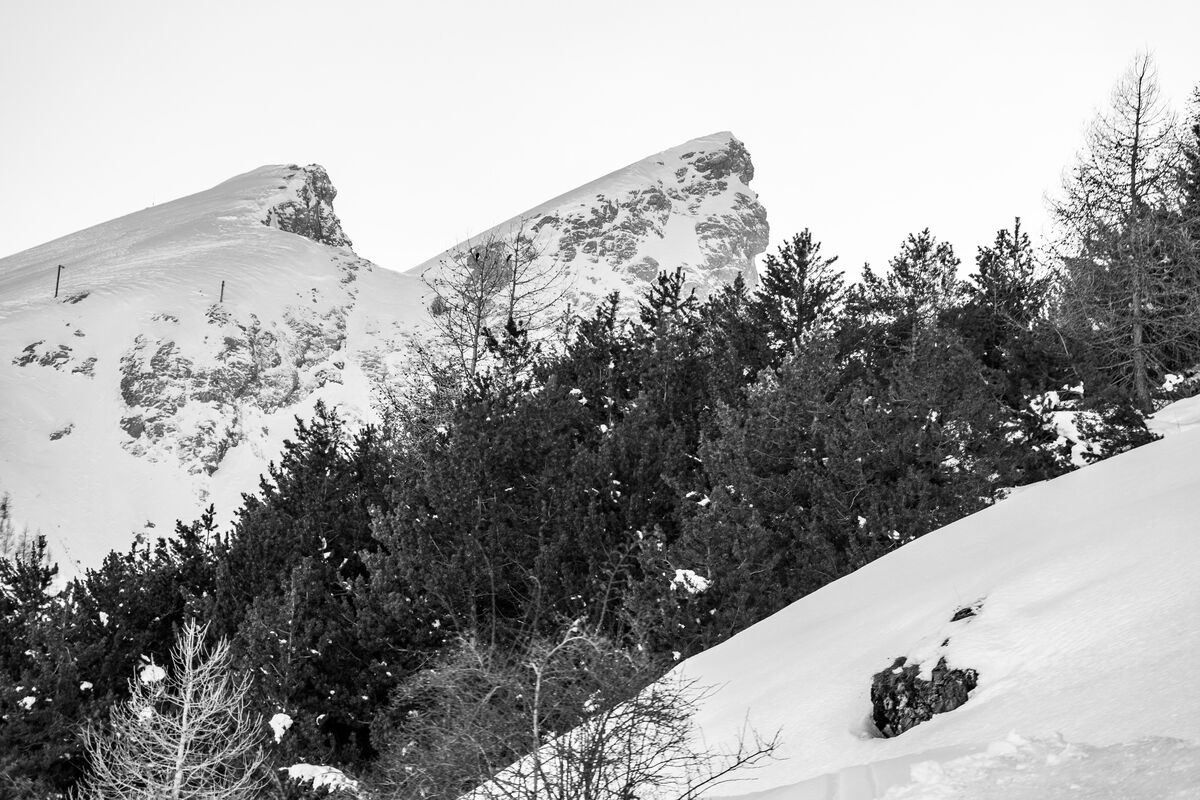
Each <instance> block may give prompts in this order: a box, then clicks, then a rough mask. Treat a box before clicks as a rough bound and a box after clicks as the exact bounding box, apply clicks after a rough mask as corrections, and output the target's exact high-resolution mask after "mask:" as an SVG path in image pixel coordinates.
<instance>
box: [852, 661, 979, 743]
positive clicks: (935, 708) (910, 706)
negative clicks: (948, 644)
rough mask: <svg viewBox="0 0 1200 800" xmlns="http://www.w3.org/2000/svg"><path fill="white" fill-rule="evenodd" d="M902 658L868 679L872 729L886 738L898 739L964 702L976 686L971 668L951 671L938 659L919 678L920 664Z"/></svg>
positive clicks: (944, 662)
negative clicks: (923, 675)
mask: <svg viewBox="0 0 1200 800" xmlns="http://www.w3.org/2000/svg"><path fill="white" fill-rule="evenodd" d="M907 662H908V659H907V658H905V657H904V656H901V657H900V658H897V659H896V661H895V663H893V664H892V666H891V667H889V668H888V669H885V670H883V671H881V672H877V673H876V674H875V677H874V678H873V679H872V680H871V708H872V711H871V716H872V719H873V720H874V721H875V727H876V728H878V729H879V732H880V733H881V734H882V735H883V736H884V737H887V738H890V737H892V736H899V735H900V734H902V733H904V732H905V731H907V730H909V729H910V728H914V727H916V726H917V725H920V724H921V723H922V722H927V721H928V720H930V719H932V718H933V715H934V714H942V713H945V712H947V711H953V710H954V709H956V708H958V707H959V706H961V705H962V704H963V703H965V702H967V697H968V695H969V694H970V692H971V690H972V689H974V688H975V686H976V685H977V684H978V683H979V674H978V673H977V672H976V671H975V670H973V669H951V668H950V667H949V666H947V665H946V659H945V658H939V659H938V662H937V665H936V666H935V667H934V668H933V670H932V672H931V675H930V677H929V678H923V677H921V665H920V664H909V663H907Z"/></svg>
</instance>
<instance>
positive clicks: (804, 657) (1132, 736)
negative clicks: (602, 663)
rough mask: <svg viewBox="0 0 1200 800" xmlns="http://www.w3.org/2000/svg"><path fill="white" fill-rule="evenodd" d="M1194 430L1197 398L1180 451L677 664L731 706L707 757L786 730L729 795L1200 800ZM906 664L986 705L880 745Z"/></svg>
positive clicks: (717, 711) (1177, 424)
mask: <svg viewBox="0 0 1200 800" xmlns="http://www.w3.org/2000/svg"><path fill="white" fill-rule="evenodd" d="M1197 423H1200V398H1198V399H1193V400H1190V401H1184V402H1182V403H1178V404H1176V405H1175V406H1173V407H1171V408H1169V409H1167V410H1165V411H1164V412H1162V413H1160V414H1159V415H1158V418H1157V420H1156V421H1155V426H1156V427H1158V428H1159V429H1161V430H1162V431H1163V432H1164V433H1166V434H1167V436H1166V438H1165V439H1164V440H1162V441H1159V442H1156V443H1153V444H1150V445H1147V446H1145V447H1142V448H1140V449H1138V450H1134V451H1132V452H1129V453H1126V454H1124V455H1121V456H1118V457H1116V458H1113V459H1110V460H1108V461H1105V462H1102V463H1100V464H1096V465H1093V466H1090V467H1086V468H1084V469H1082V470H1079V471H1078V472H1075V473H1072V474H1069V475H1066V476H1064V477H1061V478H1058V479H1056V480H1053V481H1048V482H1046V483H1043V484H1039V485H1037V486H1033V487H1029V488H1027V489H1026V490H1024V491H1022V492H1020V493H1018V494H1016V495H1015V496H1014V497H1012V498H1010V499H1008V500H1006V501H1004V502H1002V503H999V504H998V505H996V506H993V507H991V508H989V509H987V510H985V511H982V512H980V513H978V514H975V515H973V516H970V517H967V518H966V519H963V520H960V521H959V522H957V523H955V524H953V525H949V526H947V527H945V528H943V529H941V530H939V531H936V532H934V533H931V534H929V535H927V536H925V537H923V538H921V539H919V540H917V541H915V542H913V543H912V544H909V545H907V546H905V547H903V548H901V549H900V550H898V551H896V552H894V553H892V554H890V555H888V556H887V557H885V558H882V559H880V560H879V561H876V562H875V563H873V564H870V565H869V566H867V567H864V568H863V569H861V570H859V571H858V572H856V573H854V574H852V575H850V576H848V577H846V578H843V579H842V580H839V581H837V582H835V583H833V584H831V585H829V586H827V587H825V588H824V589H822V590H820V591H819V592H816V593H814V594H812V595H810V596H808V597H805V598H803V599H802V600H800V601H798V602H796V603H794V604H793V605H791V606H790V607H788V608H786V609H784V610H783V611H781V612H779V613H778V614H776V615H774V616H772V617H771V618H769V619H767V620H765V621H763V622H761V623H759V624H758V625H755V626H753V627H752V628H750V629H748V630H746V631H744V632H743V633H741V634H739V635H738V636H736V637H734V638H733V639H731V640H730V641H728V642H726V643H724V644H722V645H721V646H719V647H716V648H714V649H712V650H710V651H708V652H706V653H703V654H701V655H699V656H696V657H694V658H692V659H690V660H689V661H687V662H685V663H684V664H683V665H681V666H680V668H679V669H681V670H683V671H684V673H685V674H686V675H687V676H688V677H690V678H694V679H696V680H698V681H699V683H701V684H703V685H711V686H714V687H719V688H718V691H716V692H715V694H714V695H713V696H712V697H711V698H710V699H709V700H707V701H706V702H705V704H704V705H703V707H702V709H701V712H700V713H699V715H698V718H697V722H698V725H699V728H700V730H701V731H702V732H703V734H704V737H705V739H706V741H707V742H708V743H709V744H710V745H717V744H720V743H722V742H728V741H730V740H731V739H733V738H735V737H736V734H737V731H739V730H740V729H741V728H742V726H743V724H745V723H746V721H747V720H749V723H750V724H751V725H752V726H753V727H754V728H755V729H757V730H759V731H760V732H774V731H775V730H779V731H780V735H781V740H782V747H781V748H780V750H779V752H778V755H779V756H780V758H779V760H776V761H773V762H770V763H769V764H767V765H766V766H765V767H763V768H761V769H759V770H756V771H753V772H750V773H747V776H748V777H749V779H750V780H749V781H748V782H745V783H738V784H727V785H725V786H723V787H720V788H718V789H717V790H716V792H715V793H716V794H718V795H731V796H732V795H737V796H753V797H756V798H761V799H762V800H767V798H770V799H771V800H776V798H778V799H779V800H783V798H787V799H788V800H806V799H807V798H840V800H859V799H860V798H874V797H882V796H884V795H885V794H886V795H887V796H889V797H896V798H901V797H902V798H918V797H919V798H942V797H955V798H1001V797H1003V798H1040V799H1044V798H1058V797H1094V798H1128V797H1155V798H1158V797H1196V796H1200V690H1198V689H1197V688H1196V682H1195V679H1194V678H1193V676H1192V674H1191V671H1192V669H1193V668H1194V665H1195V663H1196V661H1197V659H1200V625H1197V624H1196V614H1197V613H1200V579H1198V576H1200V457H1198V455H1200V425H1198V424H1197ZM714 577H715V579H716V580H720V576H719V575H718V576H714ZM977 603H978V604H980V606H979V611H978V613H977V615H975V616H973V617H966V618H964V619H960V620H958V621H956V622H952V621H951V617H952V616H954V614H955V611H956V610H958V609H960V608H963V607H966V606H970V605H972V604H977ZM898 656H907V657H908V659H909V662H910V663H911V662H913V661H919V662H921V663H922V664H924V665H925V666H926V669H928V668H930V667H932V666H933V665H934V664H935V663H936V662H937V660H938V658H939V657H941V656H945V657H946V659H947V662H948V663H949V665H950V666H953V667H963V668H966V667H970V668H973V669H976V670H978V671H979V685H978V688H976V689H975V690H974V691H973V692H971V696H970V699H969V701H968V702H967V703H966V705H964V706H961V707H960V708H958V709H956V710H954V711H952V712H949V713H945V714H941V715H937V716H935V717H934V718H933V719H932V720H930V721H928V722H925V723H923V724H921V725H918V726H917V727H916V728H913V729H912V730H910V731H908V732H906V733H903V734H901V735H900V736H898V737H896V738H892V739H882V738H879V737H878V736H877V735H876V732H875V729H874V727H873V725H872V722H871V703H870V698H869V691H870V686H871V677H872V675H873V674H874V673H876V672H878V671H880V670H883V669H885V668H887V667H889V666H891V665H892V663H893V662H894V660H895V659H896V658H897V657H898ZM1060 737H1061V738H1060ZM889 791H890V792H891V793H890V794H888V792H889Z"/></svg>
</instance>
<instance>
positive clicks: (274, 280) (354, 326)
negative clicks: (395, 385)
mask: <svg viewBox="0 0 1200 800" xmlns="http://www.w3.org/2000/svg"><path fill="white" fill-rule="evenodd" d="M334 194H335V192H334V190H333V187H332V186H331V185H330V183H329V178H328V176H327V175H326V174H325V171H324V170H323V169H322V168H320V167H318V166H310V167H303V168H302V167H298V166H294V165H293V166H269V167H261V168H259V169H256V170H254V171H252V172H248V173H246V174H244V175H240V176H238V177H236V178H233V179H231V180H229V181H226V182H225V183H222V184H220V185H218V186H216V187H214V188H212V189H210V190H208V191H205V192H200V193H199V194H195V195H192V196H190V197H185V198H182V199H180V200H176V201H173V202H170V203H164V204H161V205H157V206H153V207H151V208H147V209H144V210H142V211H138V212H135V213H133V214H130V215H128V216H125V217H121V218H119V219H115V220H112V221H110V222H106V223H103V224H101V225H97V226H95V227H92V228H89V229H87V230H84V231H80V232H79V233H75V234H72V235H69V236H65V237H63V238H61V239H58V240H55V241H53V242H50V243H48V244H45V245H42V246H40V247H36V248H33V249H31V250H27V251H25V252H22V253H18V254H17V255H14V256H11V257H9V258H5V259H3V260H0V398H2V399H0V403H2V405H0V490H3V491H6V492H9V493H11V495H12V499H13V507H14V516H15V517H16V519H17V521H18V522H19V523H23V524H27V525H29V527H30V528H31V529H35V530H41V531H42V532H43V533H45V534H46V535H47V536H48V537H49V539H50V542H51V545H52V546H53V547H54V550H55V555H56V556H58V557H59V558H60V559H63V560H64V561H67V562H71V561H78V562H81V563H82V564H84V565H85V566H91V565H95V564H97V563H98V561H99V559H100V558H101V557H102V556H103V555H104V553H105V552H107V551H108V550H109V549H110V548H112V547H120V548H124V547H125V546H127V544H128V542H129V540H130V538H131V536H132V534H134V533H135V532H145V533H147V534H149V535H155V534H161V533H166V532H169V531H170V530H171V527H172V524H173V520H174V519H176V518H177V517H178V518H183V519H190V518H194V515H195V514H196V512H197V511H199V510H200V509H201V508H202V507H203V506H205V505H207V504H208V503H210V502H215V503H217V504H218V505H219V506H220V507H221V510H222V511H223V512H224V513H225V514H226V515H227V514H228V512H229V511H231V510H232V509H233V508H234V507H235V506H236V505H237V504H238V500H239V494H240V492H242V491H252V490H253V489H254V487H255V486H256V479H257V476H258V474H259V473H260V472H262V471H263V470H264V467H265V465H266V463H267V462H268V461H269V460H270V459H272V458H275V457H277V456H278V453H279V451H280V447H281V444H282V441H283V438H284V437H285V436H286V435H288V434H289V433H290V431H291V429H292V428H293V426H294V419H293V418H294V415H296V414H300V415H302V416H304V415H308V414H309V412H310V411H311V408H312V406H313V404H314V403H315V401H316V400H318V399H324V400H326V401H327V402H329V403H336V404H338V405H339V406H340V407H341V408H342V409H343V410H344V411H345V412H346V413H347V414H348V415H350V416H351V417H357V418H359V419H364V418H367V417H369V416H370V414H371V397H372V391H373V388H374V387H375V386H376V385H377V384H378V383H379V382H380V381H381V380H383V379H384V378H385V375H386V366H387V363H388V360H389V358H391V357H392V354H393V352H394V351H396V350H397V349H399V347H400V342H401V341H402V340H403V338H404V335H405V333H406V326H408V325H409V324H410V323H411V322H412V321H413V320H417V319H419V318H420V316H421V313H422V312H421V311H420V306H419V296H420V291H419V288H418V285H417V281H416V280H415V279H413V278H411V277H409V276H405V275H401V274H399V273H395V272H390V271H387V270H383V269H380V268H378V267H376V266H375V265H374V264H371V263H370V262H368V261H366V260H364V259H362V258H359V257H358V256H356V255H355V254H354V252H353V251H352V250H350V248H349V245H350V242H349V240H348V239H347V238H346V236H345V234H344V232H343V231H342V229H341V225H340V222H339V221H338V219H337V217H336V215H334V213H333V209H332V205H331V202H332V200H333V197H334ZM297 234H298V235H297ZM60 264H61V265H62V266H63V269H62V275H61V284H60V289H59V296H58V297H57V298H55V297H54V286H55V279H56V277H57V273H58V265H60ZM222 292H223V299H222ZM152 527H153V528H154V530H148V529H149V528H152Z"/></svg>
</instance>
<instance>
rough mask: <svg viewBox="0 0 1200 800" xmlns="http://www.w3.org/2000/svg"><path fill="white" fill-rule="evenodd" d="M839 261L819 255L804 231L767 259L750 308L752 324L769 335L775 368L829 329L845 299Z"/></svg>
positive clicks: (819, 249) (807, 233)
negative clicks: (820, 331) (821, 326)
mask: <svg viewBox="0 0 1200 800" xmlns="http://www.w3.org/2000/svg"><path fill="white" fill-rule="evenodd" d="M836 262H837V256H831V257H828V258H826V257H824V256H822V255H821V243H820V242H817V241H814V240H813V235H812V233H811V232H810V231H809V230H808V229H807V228H805V229H804V230H803V231H801V232H800V233H798V234H796V235H795V236H793V237H792V238H791V239H790V240H788V241H787V242H786V243H785V244H784V245H783V246H781V247H780V248H779V253H778V255H776V254H774V253H771V254H768V255H767V258H766V262H765V264H764V266H763V271H762V275H761V279H760V283H759V286H758V290H757V291H756V292H755V295H754V300H753V304H752V310H751V314H752V319H753V321H754V323H755V325H756V326H757V327H758V328H759V329H760V331H761V333H762V334H764V335H766V336H767V338H768V340H769V342H770V347H771V350H772V352H773V353H774V354H775V358H774V363H775V365H778V364H779V363H780V361H781V360H782V357H783V356H784V355H786V354H788V353H790V352H792V351H793V350H795V348H796V347H797V346H798V345H799V343H800V341H801V339H802V338H803V337H804V336H805V335H807V334H810V333H811V332H812V331H813V329H814V328H815V327H816V326H817V325H819V324H820V323H822V322H824V323H828V322H829V321H830V318H831V316H832V315H833V313H834V311H835V309H836V308H837V306H838V304H839V303H840V302H841V299H842V292H843V290H844V287H843V280H842V273H841V272H840V271H839V270H836V269H835V268H834V264H835V263H836Z"/></svg>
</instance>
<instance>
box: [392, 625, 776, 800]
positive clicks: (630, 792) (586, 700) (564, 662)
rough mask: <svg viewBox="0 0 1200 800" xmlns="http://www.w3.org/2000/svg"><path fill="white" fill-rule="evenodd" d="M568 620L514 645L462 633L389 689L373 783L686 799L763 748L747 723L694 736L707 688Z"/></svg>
mask: <svg viewBox="0 0 1200 800" xmlns="http://www.w3.org/2000/svg"><path fill="white" fill-rule="evenodd" d="M653 675H654V672H653V670H652V667H651V665H650V664H648V663H645V662H644V660H643V659H639V658H638V657H637V656H636V654H631V653H628V652H625V651H622V650H620V649H619V648H616V647H614V646H613V645H612V644H611V643H609V642H607V641H606V640H604V639H602V638H599V637H596V636H593V635H591V634H587V633H584V632H582V631H581V630H579V629H578V628H575V627H573V628H571V629H570V630H568V631H567V632H566V633H565V634H563V635H562V636H561V637H560V638H558V639H557V640H549V641H546V640H536V641H534V642H533V643H532V644H530V645H528V646H526V647H525V648H524V649H523V651H522V652H521V653H520V654H519V655H515V654H511V653H508V654H504V653H497V652H496V651H495V649H489V648H483V647H480V646H479V645H478V644H476V643H473V642H470V641H468V642H464V643H463V645H462V646H461V647H460V650H459V652H458V653H457V655H456V657H455V658H453V659H452V660H450V661H447V662H446V663H444V664H442V665H440V666H439V667H437V668H435V669H431V670H428V671H427V672H425V673H423V674H420V675H418V676H417V677H416V679H415V680H413V681H410V682H409V683H408V684H407V685H406V686H405V687H404V689H403V690H402V691H401V692H400V693H399V695H398V696H397V698H396V701H397V702H396V710H397V711H400V712H401V717H400V720H399V726H398V729H397V730H396V731H394V733H393V736H394V737H395V742H394V744H393V746H392V747H391V748H390V749H389V752H388V753H387V755H386V756H385V757H384V759H383V762H382V767H383V769H382V770H381V775H380V778H381V780H380V781H379V788H380V789H382V790H384V791H385V792H386V793H387V794H390V795H394V796H402V797H416V798H426V799H427V800H453V799H454V798H460V797H471V798H473V799H474V800H630V798H634V797H642V796H647V795H653V796H656V797H661V798H663V799H664V800H690V798H693V797H696V796H697V795H698V794H700V793H701V792H702V791H706V790H709V789H711V788H713V787H714V786H717V785H719V784H721V783H723V782H726V781H729V780H735V779H736V778H737V772H738V770H740V769H742V768H745V767H750V766H753V765H754V764H755V763H757V762H759V761H760V760H762V759H764V758H768V757H769V756H770V755H771V754H772V753H773V752H774V750H775V748H776V744H777V742H776V740H775V739H774V738H772V739H764V738H762V737H759V736H757V735H756V734H754V733H753V732H751V731H746V732H744V735H743V736H742V737H740V739H739V740H738V741H737V742H736V743H735V744H734V745H733V746H732V747H731V748H730V749H728V750H726V751H718V750H711V749H708V748H706V747H704V746H702V745H701V744H700V743H699V741H698V739H697V738H695V736H694V734H695V731H694V725H693V716H694V714H695V711H696V710H697V707H698V706H699V704H700V703H702V702H703V700H704V699H705V698H706V697H707V695H708V692H707V691H706V690H704V689H703V688H701V687H699V686H697V685H696V684H695V683H693V682H690V681H687V680H685V679H680V678H677V677H674V676H668V677H666V678H663V679H662V680H658V681H651V680H650V678H651V677H653Z"/></svg>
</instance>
